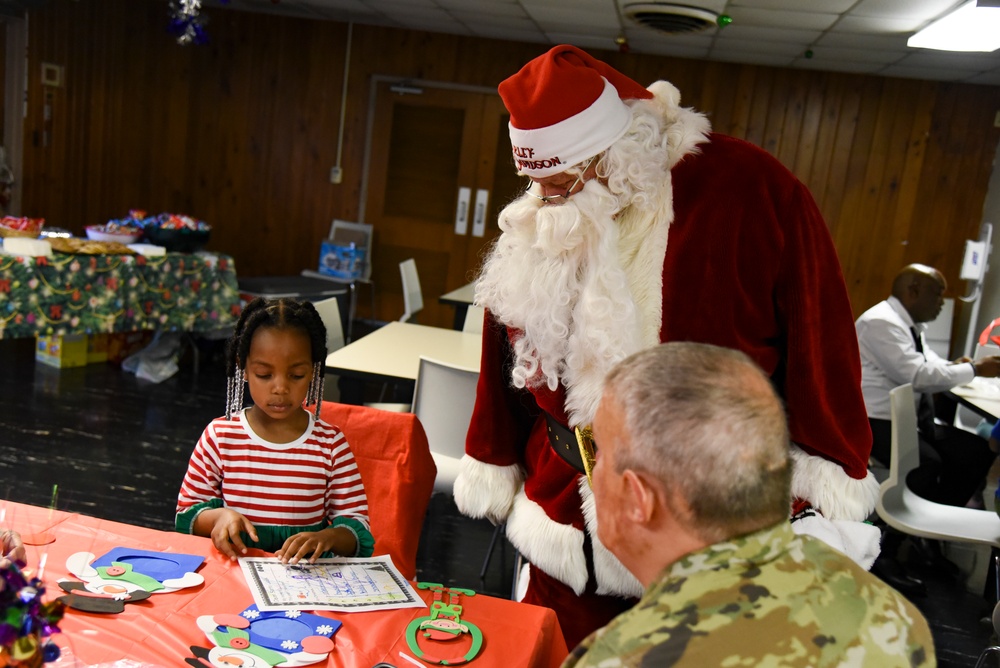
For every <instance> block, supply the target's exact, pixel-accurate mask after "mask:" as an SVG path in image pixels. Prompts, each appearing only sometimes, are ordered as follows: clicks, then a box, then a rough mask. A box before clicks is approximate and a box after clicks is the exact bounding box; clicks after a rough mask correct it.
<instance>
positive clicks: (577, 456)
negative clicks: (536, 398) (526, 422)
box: [543, 411, 597, 482]
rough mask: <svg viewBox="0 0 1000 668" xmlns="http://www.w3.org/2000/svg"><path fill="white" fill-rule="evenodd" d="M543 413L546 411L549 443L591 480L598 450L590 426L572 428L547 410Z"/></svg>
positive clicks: (568, 462)
mask: <svg viewBox="0 0 1000 668" xmlns="http://www.w3.org/2000/svg"><path fill="white" fill-rule="evenodd" d="M543 413H545V426H546V431H547V432H548V436H549V445H551V446H552V449H553V450H554V451H555V453H556V454H557V455H559V457H560V458H561V459H562V460H563V461H564V462H566V463H567V464H569V465H570V466H572V467H573V468H574V469H576V470H577V471H579V472H580V473H583V474H584V475H586V476H587V481H588V482H589V481H590V472H591V471H593V470H594V458H595V453H596V451H597V448H596V446H595V445H594V435H593V432H592V431H591V430H590V427H589V426H587V427H577V428H575V429H570V428H569V427H566V426H564V425H563V424H562V423H561V422H559V421H558V420H556V419H555V418H554V417H552V416H551V415H549V414H548V413H547V412H545V411H543Z"/></svg>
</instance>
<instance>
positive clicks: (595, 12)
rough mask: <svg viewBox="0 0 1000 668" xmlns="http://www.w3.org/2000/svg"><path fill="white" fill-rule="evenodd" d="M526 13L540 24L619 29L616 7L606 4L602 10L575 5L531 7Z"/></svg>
mask: <svg viewBox="0 0 1000 668" xmlns="http://www.w3.org/2000/svg"><path fill="white" fill-rule="evenodd" d="M525 11H526V13H527V14H528V16H530V17H531V18H533V19H535V20H536V21H538V22H539V23H559V22H562V21H566V22H570V23H574V24H577V25H592V26H594V27H602V28H607V27H609V26H612V27H613V28H614V29H615V30H617V29H618V15H617V14H616V13H615V10H614V6H613V5H611V4H606V5H604V6H603V7H600V8H593V7H589V8H588V7H576V6H575V5H566V4H559V5H551V6H548V5H547V6H541V5H534V4H532V5H530V6H528V7H525Z"/></svg>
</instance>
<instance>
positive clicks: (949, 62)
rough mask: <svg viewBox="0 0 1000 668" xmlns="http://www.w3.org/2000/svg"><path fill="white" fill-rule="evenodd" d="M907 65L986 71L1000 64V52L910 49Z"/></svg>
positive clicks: (905, 62)
mask: <svg viewBox="0 0 1000 668" xmlns="http://www.w3.org/2000/svg"><path fill="white" fill-rule="evenodd" d="M904 64H905V65H915V66H917V67H947V68H949V69H950V68H955V69H957V70H974V71H976V72H985V71H986V70H991V69H993V68H995V67H998V66H1000V52H997V53H951V52H948V51H933V50H931V49H910V52H909V55H908V56H907V57H906V60H905V61H904Z"/></svg>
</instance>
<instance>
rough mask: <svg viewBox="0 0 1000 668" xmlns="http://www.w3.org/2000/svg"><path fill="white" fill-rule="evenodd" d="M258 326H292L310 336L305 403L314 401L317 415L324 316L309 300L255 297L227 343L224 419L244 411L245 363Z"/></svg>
mask: <svg viewBox="0 0 1000 668" xmlns="http://www.w3.org/2000/svg"><path fill="white" fill-rule="evenodd" d="M261 327H265V328H267V327H273V328H275V329H295V330H299V331H301V332H303V333H304V334H305V335H306V336H308V337H309V345H310V348H311V350H312V363H313V373H312V380H311V381H310V383H309V390H308V392H307V394H306V405H307V406H308V405H309V404H316V411H315V412H316V417H319V411H320V406H321V404H322V402H323V374H324V372H325V371H326V325H324V324H323V319H322V318H321V317H320V315H319V313H318V312H317V311H316V307H315V306H313V305H312V303H311V302H306V301H302V302H299V301H295V300H294V299H287V298H280V299H264V298H263V297H257V298H256V299H254V300H253V301H252V302H250V303H249V304H247V305H246V307H245V308H244V309H243V313H241V314H240V319H239V322H237V323H236V329H235V330H234V331H233V335H232V336H231V337H229V341H228V342H227V344H226V378H227V379H228V380H227V385H226V418H227V419H229V418H231V417H232V416H233V415H234V414H236V413H239V412H240V411H241V410H243V386H244V381H245V379H246V376H245V373H244V366H245V365H246V360H247V357H248V356H249V355H250V342H251V341H253V336H254V334H255V333H256V332H257V330H258V329H260V328H261Z"/></svg>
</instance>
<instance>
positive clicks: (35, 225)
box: [0, 216, 45, 239]
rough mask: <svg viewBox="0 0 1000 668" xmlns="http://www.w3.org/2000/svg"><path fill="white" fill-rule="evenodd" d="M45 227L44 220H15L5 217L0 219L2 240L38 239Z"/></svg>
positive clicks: (11, 217)
mask: <svg viewBox="0 0 1000 668" xmlns="http://www.w3.org/2000/svg"><path fill="white" fill-rule="evenodd" d="M44 225H45V219H44V218H15V217H14V216H4V217H3V218H0V238H4V239H7V238H10V237H26V238H28V239H37V238H38V236H39V235H40V234H41V233H42V227H43V226H44Z"/></svg>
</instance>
